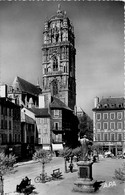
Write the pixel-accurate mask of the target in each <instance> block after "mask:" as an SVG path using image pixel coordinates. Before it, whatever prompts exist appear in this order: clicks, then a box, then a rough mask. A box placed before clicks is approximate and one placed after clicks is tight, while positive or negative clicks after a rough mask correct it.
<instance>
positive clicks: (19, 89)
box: [8, 76, 42, 107]
mask: <svg viewBox="0 0 125 195" xmlns="http://www.w3.org/2000/svg"><path fill="white" fill-rule="evenodd" d="M40 93H42V90H41V88H40V86H39V85H37V86H35V85H33V84H32V83H30V82H28V81H26V80H24V79H22V78H20V77H18V76H16V77H15V79H14V81H13V83H12V86H10V87H9V89H8V98H10V99H11V100H12V101H13V102H14V103H16V104H18V105H20V106H22V107H30V106H31V104H32V105H35V106H38V96H39V94H40Z"/></svg>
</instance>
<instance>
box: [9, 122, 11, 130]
mask: <svg viewBox="0 0 125 195" xmlns="http://www.w3.org/2000/svg"><path fill="white" fill-rule="evenodd" d="M9 129H10V130H11V121H9Z"/></svg>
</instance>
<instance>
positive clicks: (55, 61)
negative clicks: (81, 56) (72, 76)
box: [53, 56, 58, 71]
mask: <svg viewBox="0 0 125 195" xmlns="http://www.w3.org/2000/svg"><path fill="white" fill-rule="evenodd" d="M53 71H58V60H57V58H56V56H54V57H53Z"/></svg>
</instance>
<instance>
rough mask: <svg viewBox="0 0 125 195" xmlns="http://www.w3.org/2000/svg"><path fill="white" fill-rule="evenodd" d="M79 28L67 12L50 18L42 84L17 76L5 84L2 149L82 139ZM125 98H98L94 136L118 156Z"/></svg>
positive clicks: (124, 138)
mask: <svg viewBox="0 0 125 195" xmlns="http://www.w3.org/2000/svg"><path fill="white" fill-rule="evenodd" d="M75 55H76V49H75V35H74V27H73V25H72V23H71V21H70V19H69V18H68V17H67V14H66V12H64V11H61V9H60V6H58V10H57V12H56V14H55V15H54V16H52V17H50V19H48V20H47V21H45V23H44V31H43V45H42V72H41V75H42V84H41V87H40V85H39V84H37V85H36V86H35V85H33V84H32V83H30V82H28V81H26V80H24V79H22V78H20V77H18V76H17V77H16V78H15V79H14V81H13V83H12V85H11V86H10V87H7V85H4V86H1V88H0V96H1V97H0V150H1V151H3V150H4V151H5V152H6V153H7V154H9V153H14V154H16V155H18V156H19V157H23V158H24V157H27V155H28V156H31V155H32V153H33V152H34V149H36V148H39V147H42V148H44V149H46V150H52V151H58V150H60V149H62V148H63V146H64V145H65V146H71V147H75V146H77V144H78V131H79V129H78V124H79V121H78V118H77V115H76V77H75V72H76V64H75ZM124 120H125V109H124V98H107V99H106V98H103V99H102V100H101V101H99V98H95V105H94V108H93V141H94V143H95V144H99V146H100V148H101V149H102V150H103V151H104V150H110V151H112V152H113V153H114V154H115V155H117V154H118V153H120V152H124V150H125V146H124V142H125V123H124Z"/></svg>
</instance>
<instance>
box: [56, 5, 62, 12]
mask: <svg viewBox="0 0 125 195" xmlns="http://www.w3.org/2000/svg"><path fill="white" fill-rule="evenodd" d="M60 8H61V5H60V4H58V10H57V14H60V13H61V9H60Z"/></svg>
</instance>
